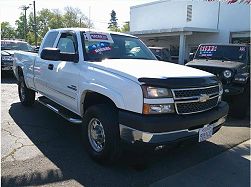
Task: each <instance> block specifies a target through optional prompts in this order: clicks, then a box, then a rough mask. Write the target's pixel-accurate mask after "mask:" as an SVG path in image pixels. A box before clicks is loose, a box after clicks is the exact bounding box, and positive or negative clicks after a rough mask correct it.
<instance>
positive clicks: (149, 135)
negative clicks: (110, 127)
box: [119, 102, 228, 144]
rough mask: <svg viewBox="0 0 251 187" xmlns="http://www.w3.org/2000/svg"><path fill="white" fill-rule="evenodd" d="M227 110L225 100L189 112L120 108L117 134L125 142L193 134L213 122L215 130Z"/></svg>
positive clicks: (165, 139) (169, 139) (157, 141)
mask: <svg viewBox="0 0 251 187" xmlns="http://www.w3.org/2000/svg"><path fill="white" fill-rule="evenodd" d="M227 113H228V104H227V103H226V102H221V103H220V104H219V105H218V106H217V107H215V108H213V109H211V110H209V111H205V112H201V113H197V114H189V115H177V114H166V115H155V116H144V115H138V114H133V113H129V112H125V111H120V112H119V124H120V125H119V128H120V137H121V139H122V140H124V141H126V142H129V143H135V142H143V143H149V144H168V143H169V142H173V141H176V140H179V139H184V138H188V137H193V136H196V135H198V132H199V129H200V128H202V127H205V126H207V125H213V127H214V133H215V132H216V131H217V130H218V129H219V128H220V127H221V126H222V124H223V123H224V122H225V120H226V116H227Z"/></svg>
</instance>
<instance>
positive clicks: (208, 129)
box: [199, 125, 214, 142]
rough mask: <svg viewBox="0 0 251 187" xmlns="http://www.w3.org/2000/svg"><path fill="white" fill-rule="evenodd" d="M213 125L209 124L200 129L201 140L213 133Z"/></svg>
mask: <svg viewBox="0 0 251 187" xmlns="http://www.w3.org/2000/svg"><path fill="white" fill-rule="evenodd" d="M213 128H214V127H213V125H208V126H206V127H203V128H201V129H200V130H199V142H203V141H205V140H207V139H209V138H211V137H212V135H213Z"/></svg>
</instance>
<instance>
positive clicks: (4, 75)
mask: <svg viewBox="0 0 251 187" xmlns="http://www.w3.org/2000/svg"><path fill="white" fill-rule="evenodd" d="M1 83H2V84H16V83H17V80H16V78H15V75H14V74H13V72H1Z"/></svg>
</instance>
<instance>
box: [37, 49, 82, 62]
mask: <svg viewBox="0 0 251 187" xmlns="http://www.w3.org/2000/svg"><path fill="white" fill-rule="evenodd" d="M40 56H41V58H42V59H44V60H53V61H60V60H61V61H70V62H75V63H77V62H78V60H79V58H78V54H75V53H63V52H60V49H58V48H44V49H43V50H42V52H41V55H40Z"/></svg>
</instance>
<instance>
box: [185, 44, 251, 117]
mask: <svg viewBox="0 0 251 187" xmlns="http://www.w3.org/2000/svg"><path fill="white" fill-rule="evenodd" d="M186 65H187V66H190V67H194V68H198V69H201V70H204V71H208V72H210V73H213V74H215V75H216V76H217V77H218V78H219V79H220V80H221V82H222V84H223V88H224V93H223V99H224V100H226V101H228V102H229V104H230V108H231V110H230V112H231V114H232V115H233V116H236V117H244V116H245V115H246V113H247V110H248V108H249V103H250V97H249V96H250V45H244V44H201V45H200V46H199V47H198V49H197V51H196V54H195V56H194V59H193V60H192V61H191V62H188V63H187V64H186Z"/></svg>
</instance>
